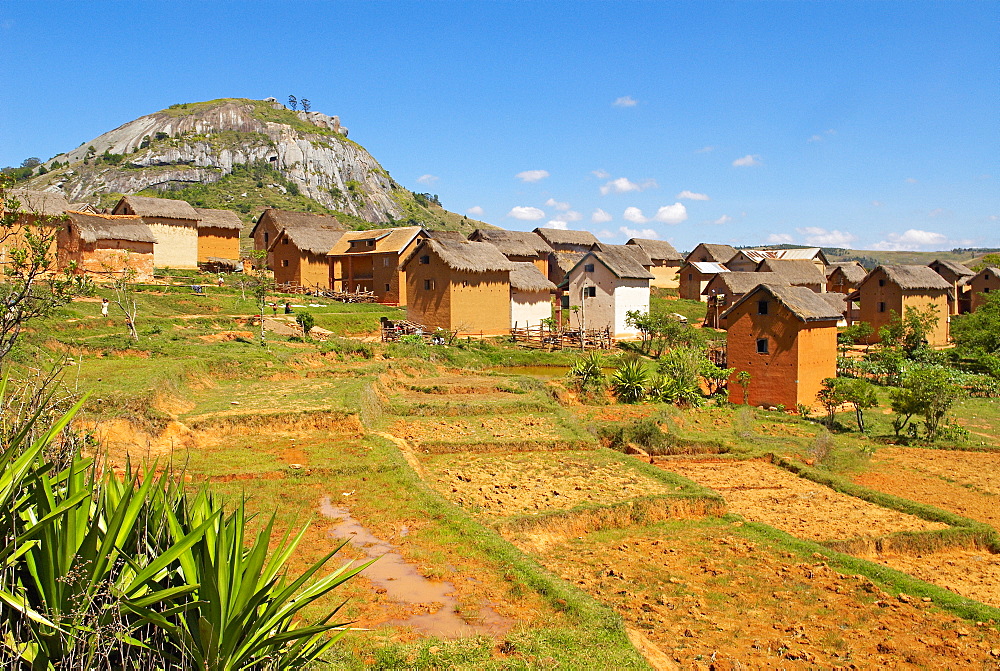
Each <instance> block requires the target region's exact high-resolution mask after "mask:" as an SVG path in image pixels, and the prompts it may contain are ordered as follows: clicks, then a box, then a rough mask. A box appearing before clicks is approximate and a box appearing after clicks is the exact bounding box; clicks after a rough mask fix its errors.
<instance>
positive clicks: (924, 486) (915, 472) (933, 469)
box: [854, 447, 1000, 530]
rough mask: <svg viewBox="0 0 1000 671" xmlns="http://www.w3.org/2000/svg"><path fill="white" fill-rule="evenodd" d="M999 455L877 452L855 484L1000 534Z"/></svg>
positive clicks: (910, 450) (903, 449)
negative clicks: (988, 527) (964, 519)
mask: <svg viewBox="0 0 1000 671" xmlns="http://www.w3.org/2000/svg"><path fill="white" fill-rule="evenodd" d="M997 472H1000V454H996V453H989V452H957V451H951V450H949V451H943V450H928V449H921V448H912V447H887V448H881V449H879V451H878V452H877V453H876V454H875V457H874V458H873V459H872V461H871V464H870V469H869V470H868V471H866V472H865V473H859V474H857V475H855V476H854V481H855V482H857V483H858V484H861V485H864V486H866V487H870V488H872V489H876V490H878V491H881V492H886V493H888V494H895V495H896V496H902V497H905V498H908V499H911V500H913V501H919V502H920V503H926V504H929V505H933V506H937V507H938V508H942V509H944V510H948V511H951V512H954V513H958V514H959V515H964V516H965V517H969V518H971V519H974V520H977V521H979V522H984V523H986V524H989V525H991V526H993V528H995V529H998V530H1000V481H998V480H997V477H996V473H997Z"/></svg>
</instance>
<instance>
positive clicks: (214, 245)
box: [198, 226, 240, 263]
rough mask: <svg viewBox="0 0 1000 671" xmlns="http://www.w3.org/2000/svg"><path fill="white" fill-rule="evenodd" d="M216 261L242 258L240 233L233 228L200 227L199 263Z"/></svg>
mask: <svg viewBox="0 0 1000 671" xmlns="http://www.w3.org/2000/svg"><path fill="white" fill-rule="evenodd" d="M209 257H212V258H216V259H233V260H237V259H239V258H240V232H239V231H238V230H236V229H232V228H217V227H215V226H204V227H202V226H199V227H198V263H207V262H208V259H209Z"/></svg>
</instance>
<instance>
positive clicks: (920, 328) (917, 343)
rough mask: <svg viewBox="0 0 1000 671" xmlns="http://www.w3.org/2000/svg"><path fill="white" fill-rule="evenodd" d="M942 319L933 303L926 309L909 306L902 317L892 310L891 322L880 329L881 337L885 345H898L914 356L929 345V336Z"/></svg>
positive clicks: (908, 355)
mask: <svg viewBox="0 0 1000 671" xmlns="http://www.w3.org/2000/svg"><path fill="white" fill-rule="evenodd" d="M940 319H941V317H940V315H939V314H938V311H937V310H936V309H935V308H934V306H933V305H928V306H927V308H926V309H924V310H920V309H918V308H915V307H913V306H909V307H907V308H906V310H905V311H904V312H903V316H902V317H900V316H899V314H898V313H897V312H896V311H895V310H892V311H891V312H890V313H889V323H888V324H886V325H885V326H883V327H882V328H880V329H879V330H878V333H879V339H880V340H881V341H882V345H883V346H884V347H898V348H899V349H901V350H902V351H903V352H904V353H905V354H906V356H907V357H910V358H913V355H914V353H915V352H916V351H917V350H918V349H921V348H924V347H927V339H928V336H929V335H930V333H931V331H933V330H934V327H935V326H937V323H938V321H939V320H940Z"/></svg>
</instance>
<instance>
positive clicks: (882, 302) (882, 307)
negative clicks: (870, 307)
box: [878, 301, 885, 312]
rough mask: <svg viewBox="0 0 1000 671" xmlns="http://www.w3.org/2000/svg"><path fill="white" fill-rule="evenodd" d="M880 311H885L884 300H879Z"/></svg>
mask: <svg viewBox="0 0 1000 671" xmlns="http://www.w3.org/2000/svg"><path fill="white" fill-rule="evenodd" d="M878 311H879V312H885V302H884V301H879V304H878Z"/></svg>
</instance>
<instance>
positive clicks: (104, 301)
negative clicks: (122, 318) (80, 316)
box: [101, 298, 108, 317]
mask: <svg viewBox="0 0 1000 671" xmlns="http://www.w3.org/2000/svg"><path fill="white" fill-rule="evenodd" d="M101 316H102V317H107V316H108V299H107V298H102V299H101Z"/></svg>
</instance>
